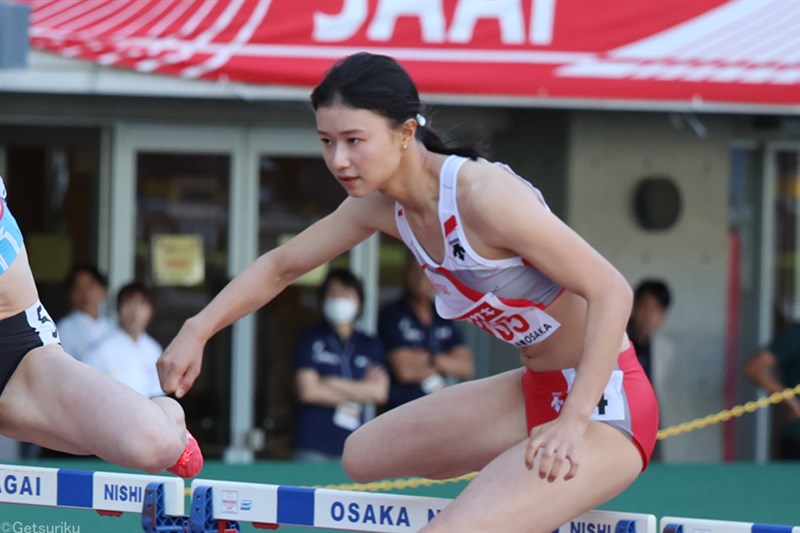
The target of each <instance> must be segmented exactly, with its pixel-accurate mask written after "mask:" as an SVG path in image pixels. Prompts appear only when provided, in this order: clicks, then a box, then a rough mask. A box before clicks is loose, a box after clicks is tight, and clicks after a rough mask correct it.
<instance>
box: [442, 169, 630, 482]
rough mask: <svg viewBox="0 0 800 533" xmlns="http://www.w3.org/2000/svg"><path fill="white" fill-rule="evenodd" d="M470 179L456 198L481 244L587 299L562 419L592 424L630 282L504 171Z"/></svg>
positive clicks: (616, 347)
mask: <svg viewBox="0 0 800 533" xmlns="http://www.w3.org/2000/svg"><path fill="white" fill-rule="evenodd" d="M477 170H480V171H481V172H482V174H478V172H477ZM487 173H488V175H486V174H487ZM464 177H465V178H466V179H464V180H463V181H462V180H461V179H459V188H461V187H462V184H463V185H465V186H466V187H464V189H462V190H461V191H459V196H458V201H459V207H460V209H461V213H462V219H463V220H464V223H465V224H466V225H467V226H468V227H470V228H472V229H473V231H474V232H475V233H476V234H477V236H478V237H479V239H478V240H479V241H480V242H481V244H483V245H484V246H486V247H488V248H489V249H495V250H497V252H498V253H502V252H503V251H510V252H513V253H515V254H517V255H519V256H521V257H523V258H525V260H527V261H528V262H529V263H530V264H531V265H534V266H535V267H536V268H537V269H539V270H540V271H541V272H542V273H543V274H544V275H545V276H547V277H549V278H550V279H552V280H553V281H555V282H556V283H558V284H559V285H561V286H562V287H563V288H564V289H566V290H568V291H571V292H573V293H575V294H577V295H579V296H581V297H583V298H584V299H585V300H586V302H587V311H586V331H585V333H584V343H583V353H582V354H581V359H580V362H579V364H578V367H577V376H576V378H575V382H574V384H573V387H572V390H571V392H570V394H569V396H568V398H567V400H566V402H565V404H564V407H563V408H562V410H561V416H560V417H559V418H561V417H568V418H576V419H577V420H580V421H582V422H583V423H584V424H588V421H589V417H590V416H591V414H592V412H593V411H594V409H595V407H596V405H597V402H598V401H599V399H600V397H601V395H602V393H603V390H604V388H605V386H606V384H607V383H608V380H609V377H610V375H611V372H612V370H613V369H614V365H615V362H616V360H617V356H618V354H619V351H620V343H621V341H622V339H623V335H624V332H625V325H626V323H627V321H628V317H629V316H630V312H631V304H632V300H633V295H632V291H631V288H630V285H628V282H627V281H626V280H625V278H624V277H623V276H622V274H620V273H619V271H617V269H616V268H614V266H612V265H611V263H610V262H609V261H607V260H606V259H605V258H604V257H603V256H601V255H600V254H599V253H598V252H597V251H596V250H594V249H593V248H592V247H591V246H590V245H589V244H588V243H587V242H586V241H585V240H583V238H581V237H580V236H579V235H578V234H577V233H576V232H575V231H573V230H572V229H571V228H570V227H568V226H567V225H566V224H564V223H563V222H562V221H561V220H560V219H559V218H558V217H556V216H555V215H553V214H552V213H550V211H549V210H548V209H547V208H546V207H545V206H544V204H543V203H542V202H541V201H540V200H539V198H538V197H537V196H536V194H535V192H534V191H533V190H532V189H531V188H530V187H528V186H527V185H526V184H525V183H523V182H521V181H520V180H518V179H517V178H516V177H514V176H512V175H511V174H510V173H508V172H507V171H506V170H504V169H502V168H501V167H496V166H492V167H489V165H487V164H484V165H482V166H478V165H473V166H472V168H471V169H469V170H467V172H465V173H464ZM473 246H474V245H473ZM531 459H532V458H531ZM573 466H574V465H573ZM572 473H573V472H571V474H572Z"/></svg>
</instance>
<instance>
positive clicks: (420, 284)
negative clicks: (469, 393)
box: [378, 256, 475, 410]
mask: <svg viewBox="0 0 800 533" xmlns="http://www.w3.org/2000/svg"><path fill="white" fill-rule="evenodd" d="M434 295H435V292H434V289H433V285H432V284H431V282H430V280H429V279H428V277H427V276H425V273H424V272H423V271H422V269H421V268H420V266H419V265H418V264H417V263H416V261H414V258H413V256H409V257H408V261H407V262H406V272H405V294H404V295H403V296H402V298H400V299H398V300H396V301H395V302H393V303H390V304H388V305H387V306H386V307H384V308H383V309H382V310H381V313H380V318H379V321H378V335H379V336H380V338H381V341H382V342H383V346H384V348H385V349H386V361H387V363H388V367H389V376H390V379H391V382H390V386H389V400H388V401H387V403H386V409H387V410H388V409H392V408H394V407H397V406H399V405H402V404H404V403H408V402H410V401H412V400H416V399H417V398H420V397H422V396H425V395H426V394H430V393H432V392H436V391H437V390H439V389H442V388H444V387H445V386H446V385H448V384H450V383H453V382H455V381H456V380H463V379H468V378H471V377H473V374H474V372H475V364H474V360H473V359H474V358H473V355H472V350H470V348H469V347H468V346H467V345H466V344H464V340H463V337H462V336H461V332H460V330H459V329H458V327H457V326H456V325H455V324H454V323H453V322H452V321H450V320H445V319H443V318H441V317H440V316H439V315H438V314H436V309H435V306H434Z"/></svg>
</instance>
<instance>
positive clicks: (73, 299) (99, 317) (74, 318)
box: [56, 264, 114, 361]
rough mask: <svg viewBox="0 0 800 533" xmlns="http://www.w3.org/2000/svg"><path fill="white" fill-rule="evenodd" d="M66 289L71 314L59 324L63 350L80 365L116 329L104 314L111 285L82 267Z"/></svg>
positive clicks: (88, 267)
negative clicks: (103, 309)
mask: <svg viewBox="0 0 800 533" xmlns="http://www.w3.org/2000/svg"><path fill="white" fill-rule="evenodd" d="M66 288H67V293H68V297H69V302H70V308H71V309H72V310H71V311H70V313H69V314H68V315H66V316H65V317H63V318H62V319H61V320H59V321H58V323H57V324H56V326H57V327H58V334H59V336H60V337H61V346H63V348H64V350H65V351H66V352H67V353H68V354H71V355H72V356H73V357H74V358H75V359H77V360H78V361H85V358H86V354H87V353H88V352H89V351H91V350H92V349H93V348H94V347H95V346H96V345H97V344H98V343H99V342H100V341H102V340H103V338H104V337H105V336H106V335H107V334H108V333H109V332H110V331H111V330H112V329H113V327H114V323H113V322H112V321H111V320H109V319H108V318H107V317H106V316H104V315H103V313H102V306H103V304H104V303H105V300H106V296H107V295H108V282H107V281H106V277H105V276H104V275H103V274H101V273H100V271H99V270H98V269H97V267H95V266H93V265H87V264H83V265H77V266H75V267H74V268H73V269H72V271H71V272H70V274H69V276H67V280H66Z"/></svg>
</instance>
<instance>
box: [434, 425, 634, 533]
mask: <svg viewBox="0 0 800 533" xmlns="http://www.w3.org/2000/svg"><path fill="white" fill-rule="evenodd" d="M526 445H527V439H525V440H522V441H521V442H520V443H519V444H517V445H515V446H513V447H511V448H510V449H509V450H508V451H506V452H505V453H502V454H501V455H500V456H498V457H497V458H496V459H495V460H494V461H492V462H491V463H490V464H489V465H487V466H486V468H485V469H483V471H481V473H480V474H479V475H478V476H477V477H476V478H475V479H474V480H473V481H472V482H471V483H470V484H469V485H468V486H467V488H466V489H464V491H463V492H462V493H461V494H460V495H459V496H458V498H456V499H455V500H454V501H453V503H451V504H450V505H448V506H447V507H446V508H445V509H444V510H443V511H442V512H441V513H439V515H437V516H436V518H434V519H433V520H432V521H431V522H430V523H429V524H428V526H427V527H426V528H424V529H423V530H422V531H425V532H426V533H433V532H438V531H442V532H444V531H514V532H531V533H540V532H541V533H550V532H552V531H554V530H555V529H557V528H558V527H560V526H562V525H563V524H565V523H567V522H569V520H571V519H572V518H574V517H576V516H578V515H579V514H581V513H584V512H586V511H589V510H591V509H593V508H594V507H596V506H598V505H600V504H602V503H605V502H606V501H608V500H610V499H611V498H613V497H614V496H616V495H617V494H619V493H620V492H622V491H623V490H624V489H625V488H626V487H628V485H630V484H631V483H632V482H633V481H634V480H635V479H636V477H637V476H638V474H639V472H640V471H641V468H642V458H641V455H640V454H639V451H638V449H637V448H636V446H635V445H634V444H633V443H632V442H631V441H630V439H629V438H628V437H627V436H626V435H624V434H623V433H621V432H620V431H618V430H616V429H614V428H612V427H611V426H608V425H605V424H602V423H599V422H590V423H589V427H588V428H587V430H586V435H585V440H584V442H583V445H582V447H581V451H580V453H581V466H580V468H579V470H578V474H577V475H576V476H575V477H574V478H573V479H571V480H569V481H564V479H563V474H565V473H566V471H562V472H561V474H562V475H561V477H560V478H559V479H558V480H556V481H554V482H552V483H551V482H548V481H546V480H543V479H541V478H540V477H539V475H538V470H537V467H536V465H535V466H534V469H533V470H528V469H527V468H525V466H524V459H523V457H524V452H525V447H526Z"/></svg>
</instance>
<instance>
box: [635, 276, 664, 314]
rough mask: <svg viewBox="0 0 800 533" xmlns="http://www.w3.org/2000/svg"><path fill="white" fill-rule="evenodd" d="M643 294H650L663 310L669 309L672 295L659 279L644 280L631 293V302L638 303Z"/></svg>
mask: <svg viewBox="0 0 800 533" xmlns="http://www.w3.org/2000/svg"><path fill="white" fill-rule="evenodd" d="M645 294H652V295H653V296H654V297H655V298H656V300H658V302H659V303H660V304H661V307H663V308H664V309H669V304H670V303H671V302H672V295H671V294H670V292H669V287H667V284H666V283H664V282H663V281H661V280H659V279H645V280H642V281H641V282H640V283H639V285H637V286H636V290H635V291H634V293H633V301H634V302H638V301H639V299H640V298H641V297H642V296H643V295H645Z"/></svg>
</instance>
